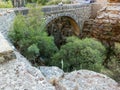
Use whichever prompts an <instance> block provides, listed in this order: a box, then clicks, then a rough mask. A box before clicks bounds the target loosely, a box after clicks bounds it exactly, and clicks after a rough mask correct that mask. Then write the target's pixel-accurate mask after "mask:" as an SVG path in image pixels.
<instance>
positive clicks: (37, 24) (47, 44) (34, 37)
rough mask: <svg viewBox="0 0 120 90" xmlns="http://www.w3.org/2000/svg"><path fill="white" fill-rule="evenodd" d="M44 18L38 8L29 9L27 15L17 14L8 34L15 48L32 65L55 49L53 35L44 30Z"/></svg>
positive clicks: (46, 57)
mask: <svg viewBox="0 0 120 90" xmlns="http://www.w3.org/2000/svg"><path fill="white" fill-rule="evenodd" d="M45 29H46V28H45V20H44V19H43V15H42V13H41V10H40V9H31V11H30V13H29V14H28V15H27V16H23V15H17V17H16V18H15V21H14V26H13V29H12V30H11V31H10V33H9V36H10V39H11V41H12V42H13V43H14V45H15V46H16V48H17V49H18V50H19V51H20V52H21V53H22V54H23V55H24V56H26V57H27V58H28V59H29V60H30V61H31V62H32V63H33V64H34V65H36V64H40V62H41V58H42V60H43V59H44V61H46V60H49V59H50V57H51V56H52V55H53V54H54V53H55V52H56V51H57V47H56V46H55V44H54V39H53V37H49V36H48V35H47V33H46V32H45V31H46V30H45Z"/></svg>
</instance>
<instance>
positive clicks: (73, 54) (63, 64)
mask: <svg viewBox="0 0 120 90" xmlns="http://www.w3.org/2000/svg"><path fill="white" fill-rule="evenodd" d="M105 51H106V50H105V47H104V46H103V45H102V44H101V43H100V42H98V41H96V40H94V39H88V38H86V39H83V40H80V39H78V38H76V37H69V38H68V39H67V43H66V44H65V45H63V46H62V47H61V49H60V51H59V52H58V53H56V54H55V55H54V56H53V57H52V63H51V65H56V66H58V67H60V68H63V70H64V71H71V70H78V69H90V70H95V71H100V70H101V68H102V67H103V66H102V62H103V60H104V58H105V56H104V55H105Z"/></svg>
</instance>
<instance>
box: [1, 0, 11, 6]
mask: <svg viewBox="0 0 120 90" xmlns="http://www.w3.org/2000/svg"><path fill="white" fill-rule="evenodd" d="M12 7H13V6H12V2H11V0H8V1H5V2H2V1H1V2H0V8H12Z"/></svg>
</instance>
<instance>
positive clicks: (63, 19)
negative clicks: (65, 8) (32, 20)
mask: <svg viewBox="0 0 120 90" xmlns="http://www.w3.org/2000/svg"><path fill="white" fill-rule="evenodd" d="M74 18H75V17H72V16H71V15H70V16H68V15H60V16H58V15H56V16H54V17H53V16H51V17H49V19H48V21H47V23H46V24H47V25H46V26H47V32H48V35H52V36H53V37H54V42H55V44H56V46H57V47H58V48H60V46H61V45H64V44H65V43H66V37H69V36H73V35H75V36H79V35H80V28H79V25H78V22H76V20H75V19H74Z"/></svg>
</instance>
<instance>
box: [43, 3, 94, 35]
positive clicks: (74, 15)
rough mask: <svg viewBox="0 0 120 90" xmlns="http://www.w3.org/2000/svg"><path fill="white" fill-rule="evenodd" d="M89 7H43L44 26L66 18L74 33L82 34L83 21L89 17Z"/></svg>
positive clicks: (88, 5)
mask: <svg viewBox="0 0 120 90" xmlns="http://www.w3.org/2000/svg"><path fill="white" fill-rule="evenodd" d="M91 6H92V5H91V4H84V5H81V4H70V5H69V4H68V5H62V6H59V5H54V6H45V7H43V8H42V10H43V12H44V13H45V18H46V24H49V23H50V22H51V21H53V20H54V19H56V18H59V17H67V18H69V20H70V23H71V25H72V26H73V27H74V30H75V33H76V34H77V35H79V34H80V32H82V27H83V24H84V21H86V20H88V19H89V18H90V16H91Z"/></svg>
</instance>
